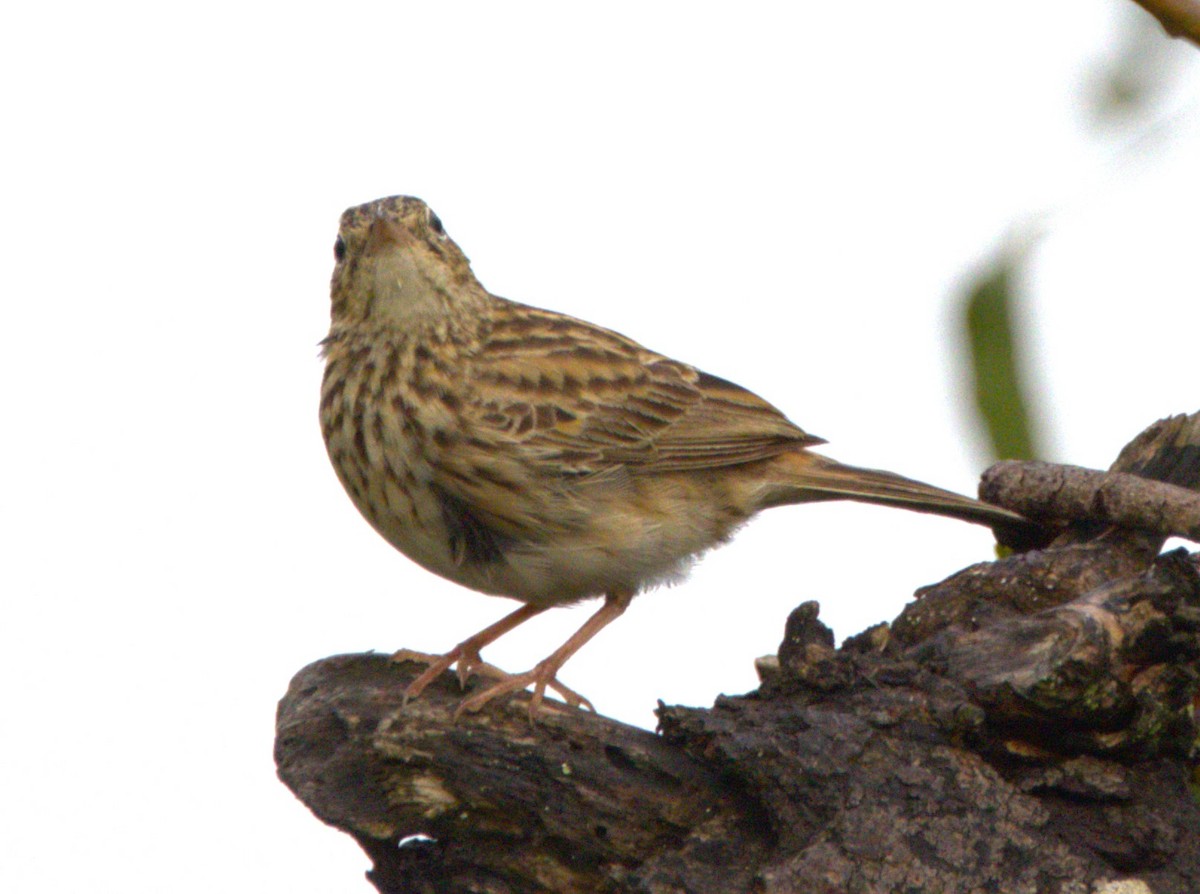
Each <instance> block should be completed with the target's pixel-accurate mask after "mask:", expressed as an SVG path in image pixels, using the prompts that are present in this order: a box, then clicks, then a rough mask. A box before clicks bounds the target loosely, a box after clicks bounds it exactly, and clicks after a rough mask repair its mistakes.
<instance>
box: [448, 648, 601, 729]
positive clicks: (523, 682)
mask: <svg viewBox="0 0 1200 894" xmlns="http://www.w3.org/2000/svg"><path fill="white" fill-rule="evenodd" d="M561 666H562V665H561V663H557V662H554V661H552V660H551V659H549V658H548V659H546V660H545V661H542V662H540V663H539V664H538V665H537V666H535V667H534V668H533V670H530V671H526V672H525V673H522V674H504V678H503V679H502V680H500V681H499V682H498V683H495V684H493V685H492V686H489V687H488V688H487V689H485V690H483V691H482V692H478V693H476V694H475V695H472V696H471V697H470V698H465V699H463V701H462V703H461V704H460V705H459V706H458V708H457V710H455V712H454V719H455V720H457V719H458V718H459V717H460V716H462V715H463V714H464V713H474V712H476V711H478V710H479V709H480V708H482V707H483V706H484V705H486V704H487V703H488V702H490V701H491V700H492V699H494V698H497V697H499V696H502V695H508V694H510V693H513V692H520V691H521V690H522V689H524V688H526V687H527V686H530V685H532V686H533V697H532V698H531V699H530V700H529V719H530V721H531V722H532V721H534V720H536V719H537V715H538V712H540V711H541V709H542V705H543V703H544V701H545V696H546V690H547V689H550V690H552V691H554V692H556V693H558V695H559V697H560V698H562V700H563V701H564V702H566V704H568V705H570V706H571V707H572V708H580V709H583V710H587V711H591V712H592V713H593V714H595V713H596V708H595V707H594V706H593V705H592V703H591V701H589V700H588V699H587V698H586V697H585V696H582V695H580V694H579V693H578V692H576V691H575V690H574V689H571V688H570V687H569V686H567V685H566V684H564V683H562V682H560V681H559V679H558V677H557V676H556V674H557V673H558V669H559V667H561Z"/></svg>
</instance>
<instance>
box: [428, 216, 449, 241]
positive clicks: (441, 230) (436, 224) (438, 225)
mask: <svg viewBox="0 0 1200 894" xmlns="http://www.w3.org/2000/svg"><path fill="white" fill-rule="evenodd" d="M428 214H429V228H430V229H431V230H433V231H434V232H435V233H437V234H438V235H439V236H445V235H446V228H445V227H443V226H442V219H441V218H440V217H438V216H437V215H436V214H434V213H433V212H432V211H429V212H428Z"/></svg>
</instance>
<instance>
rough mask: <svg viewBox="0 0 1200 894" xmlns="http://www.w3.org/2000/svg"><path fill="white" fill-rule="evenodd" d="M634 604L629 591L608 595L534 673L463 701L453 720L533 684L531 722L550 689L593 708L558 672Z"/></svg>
mask: <svg viewBox="0 0 1200 894" xmlns="http://www.w3.org/2000/svg"><path fill="white" fill-rule="evenodd" d="M632 600H633V593H631V592H628V591H617V592H613V593H609V594H607V595H606V596H605V597H604V605H602V606H600V608H599V609H598V610H597V611H596V613H595V614H593V615H592V616H591V617H590V618H588V619H587V620H586V621H585V622H584V624H583V626H582V627H580V628H579V629H578V630H576V631H575V633H573V634H572V635H571V638H570V639H568V640H567V641H566V642H565V643H563V644H562V645H561V646H559V647H558V648H557V649H556V650H555V651H554V652H553V653H552V654H551V655H550V656H549V657H548V658H546V659H545V660H543V661H540V662H538V663H537V665H536V666H535V667H534V668H533V670H531V671H527V672H525V673H523V674H511V675H508V676H507V677H506V678H505V679H503V680H501V681H500V682H499V683H496V684H495V685H494V686H489V687H488V688H487V689H485V690H484V691H483V692H480V693H479V694H477V695H473V696H471V697H470V698H468V699H466V700H464V701H463V703H462V704H461V705H459V706H458V710H457V711H455V712H454V716H455V717H457V716H458V715H459V714H461V713H463V712H464V711H478V710H479V709H480V708H482V707H483V706H484V705H486V704H487V703H488V702H490V701H491V700H492V699H494V698H496V696H499V695H505V694H507V693H510V692H517V691H519V690H521V689H524V688H525V687H526V686H528V685H530V684H531V683H532V684H533V698H532V699H531V700H530V702H529V719H530V720H531V721H532V720H533V719H534V718H536V716H537V713H538V711H539V710H540V709H541V706H542V699H543V697H544V696H545V694H546V687H547V686H549V687H550V688H551V689H554V690H556V691H558V692H560V693H562V694H563V696H564V697H565V698H566V701H567V703H568V704H570V705H572V706H575V707H578V706H580V705H582V704H587V705H588V707H589V708H590V707H591V703H590V702H588V701H587V699H585V698H583V697H582V696H580V695H579V694H578V693H575V692H572V691H571V690H569V689H567V688H566V687H565V686H563V685H562V684H561V683H559V682H558V680H557V679H556V677H557V675H558V671H559V669H561V668H562V666H563V665H564V664H566V663H567V661H568V660H570V658H571V656H572V655H574V654H575V653H576V652H578V651H579V650H580V649H582V648H583V646H584V645H585V644H586V643H587V642H588V641H589V640H590V639H591V638H592V637H594V636H595V635H596V634H597V633H599V632H600V631H601V630H603V629H604V628H605V627H607V626H608V625H609V624H611V623H612V622H613V621H615V620H616V619H617V618H619V617H620V616H621V615H622V614H624V612H625V609H627V608H628V607H629V603H630V602H631V601H632ZM514 614H515V613H514ZM506 620H507V619H506ZM514 626H515V625H514ZM485 633H486V631H485ZM409 688H410V689H411V688H412V687H411V686H410V687H409Z"/></svg>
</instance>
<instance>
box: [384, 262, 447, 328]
mask: <svg viewBox="0 0 1200 894" xmlns="http://www.w3.org/2000/svg"><path fill="white" fill-rule="evenodd" d="M449 278H450V277H449V276H448V271H446V270H443V269H441V268H440V267H439V266H438V265H430V264H419V263H416V259H415V258H413V257H412V256H411V255H410V254H409V253H407V252H404V253H398V254H395V255H387V256H384V257H381V258H378V259H377V260H376V264H375V270H374V275H373V277H372V292H373V300H372V301H371V312H370V315H371V317H373V318H374V319H376V320H379V321H386V322H388V323H392V324H395V325H397V326H401V327H404V328H410V327H413V326H419V325H421V324H422V323H430V322H433V321H435V320H441V319H444V318H445V317H446V315H447V313H448V312H449V310H450V305H451V303H452V302H453V297H452V296H453V291H452V289H451V288H450V285H449Z"/></svg>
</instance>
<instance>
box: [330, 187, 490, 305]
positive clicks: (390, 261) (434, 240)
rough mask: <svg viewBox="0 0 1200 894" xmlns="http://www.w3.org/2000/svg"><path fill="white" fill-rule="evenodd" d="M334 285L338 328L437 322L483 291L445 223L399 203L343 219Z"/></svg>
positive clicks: (416, 204) (417, 203)
mask: <svg viewBox="0 0 1200 894" xmlns="http://www.w3.org/2000/svg"><path fill="white" fill-rule="evenodd" d="M333 255H334V260H335V264H334V268H333V281H332V283H331V285H330V297H331V299H332V316H333V322H334V324H335V325H336V324H338V323H346V324H351V325H352V324H354V323H359V322H366V321H370V322H372V323H381V324H395V325H397V326H401V327H405V328H407V327H411V326H417V325H421V324H422V323H427V322H434V321H437V320H439V319H440V318H443V317H444V316H445V315H446V314H447V313H451V312H453V311H454V309H455V306H456V305H459V304H461V303H462V302H463V301H470V300H472V299H473V298H474V297H475V296H476V295H477V294H478V293H480V292H482V291H483V288H482V286H480V285H479V282H478V281H477V280H476V279H475V276H474V274H472V273H471V265H470V263H469V262H468V261H467V257H466V255H464V254H463V253H462V249H460V248H459V247H458V246H457V245H456V244H455V243H454V240H453V239H451V238H450V237H449V236H447V235H446V231H445V229H444V228H443V227H442V222H441V221H440V220H439V219H438V216H437V215H436V214H434V213H433V211H431V210H430V208H429V206H428V205H426V204H425V203H424V202H422V201H421V200H420V199H415V198H412V197H410V196H392V197H390V198H386V199H377V200H376V201H374V202H368V203H367V204H365V205H359V206H357V207H354V208H350V209H348V210H347V211H346V212H345V213H344V214H342V220H341V225H340V226H339V227H338V236H337V241H336V242H335V243H334V246H333Z"/></svg>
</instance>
